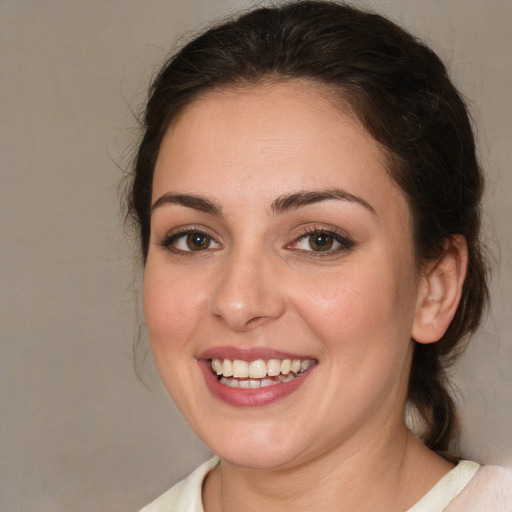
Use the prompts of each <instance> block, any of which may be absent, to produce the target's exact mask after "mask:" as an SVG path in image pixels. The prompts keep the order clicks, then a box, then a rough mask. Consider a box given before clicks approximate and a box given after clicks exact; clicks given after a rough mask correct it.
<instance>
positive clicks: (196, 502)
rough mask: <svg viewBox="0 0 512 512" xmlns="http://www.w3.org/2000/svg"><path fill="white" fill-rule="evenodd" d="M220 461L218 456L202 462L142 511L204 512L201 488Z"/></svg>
mask: <svg viewBox="0 0 512 512" xmlns="http://www.w3.org/2000/svg"><path fill="white" fill-rule="evenodd" d="M218 463H219V459H218V458H217V457H213V458H212V459H210V460H209V461H207V462H205V463H204V464H201V466H199V467H198V468H197V469H196V470H195V471H193V472H192V473H191V474H190V475H189V476H188V477H187V478H185V479H184V480H182V481H181V482H179V483H177V484H176V485H174V486H173V487H171V489H169V490H168V491H167V492H165V493H164V494H162V495H161V496H160V497H159V498H157V499H156V500H155V501H153V502H151V503H150V504H149V505H147V506H145V507H144V508H143V509H142V510H141V511H140V512H202V511H203V506H202V503H201V489H202V485H203V481H204V478H205V477H206V475H207V474H208V473H209V472H210V471H211V470H212V469H213V468H214V467H215V466H216V465H217V464H218Z"/></svg>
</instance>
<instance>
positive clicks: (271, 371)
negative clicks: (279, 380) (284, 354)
mask: <svg viewBox="0 0 512 512" xmlns="http://www.w3.org/2000/svg"><path fill="white" fill-rule="evenodd" d="M280 373H281V361H279V359H269V360H268V363H267V375H268V376H269V377H275V376H276V375H279V374H280Z"/></svg>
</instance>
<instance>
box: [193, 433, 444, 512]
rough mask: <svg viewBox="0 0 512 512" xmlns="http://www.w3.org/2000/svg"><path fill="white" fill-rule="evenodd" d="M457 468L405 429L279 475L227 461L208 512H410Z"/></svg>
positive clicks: (211, 491) (211, 486)
mask: <svg viewBox="0 0 512 512" xmlns="http://www.w3.org/2000/svg"><path fill="white" fill-rule="evenodd" d="M451 468H452V465H450V464H449V463H447V462H446V461H444V459H441V458H440V457H438V456H437V455H435V454H434V453H432V452H430V451H429V450H428V449H427V448H425V447H424V446H423V444H422V443H420V442H419V441H418V440H417V439H416V438H415V437H414V436H413V435H412V434H410V433H409V432H408V431H407V429H406V428H405V426H403V425H401V426H400V428H398V429H397V428H393V429H388V430H387V431H381V432H380V433H379V435H378V436H374V437H373V438H372V440H371V441H370V442H367V443H363V444H361V442H360V440H358V439H351V440H345V441H344V442H343V443H342V444H340V445H339V446H335V447H333V448H332V449H331V450H330V451H329V452H328V453H324V454H322V455H320V456H319V457H317V458H316V459H313V460H309V461H308V462H305V463H302V464H299V465H296V466H293V467H289V468H285V469H278V470H269V471H263V470H250V469H246V468H240V467H237V466H234V465H231V464H229V463H227V462H222V463H221V464H220V466H219V467H218V468H217V469H216V470H215V471H214V472H212V473H211V474H210V475H209V477H208V478H207V480H206V483H205V487H204V490H203V501H204V506H205V511H206V512H220V511H222V512H234V511H239V510H244V511H247V512H252V511H261V510H268V511H272V510H275V511H277V510H287V509H290V510H294V512H301V511H304V512H305V511H308V512H313V511H319V512H320V511H325V510H331V509H332V508H333V504H336V505H335V508H336V510H340V511H347V512H348V511H350V512H363V511H367V510H379V511H381V512H386V511H393V510H406V509H408V508H410V507H411V506H412V505H413V504H414V503H415V502H416V501H418V500H419V499H420V498H421V496H423V494H425V493H426V492H427V491H428V490H429V489H430V488H431V487H432V486H433V485H434V484H435V483H436V482H437V481H438V480H439V479H440V478H441V477H442V476H443V475H444V474H446V473H447V472H448V471H449V470H450V469H451Z"/></svg>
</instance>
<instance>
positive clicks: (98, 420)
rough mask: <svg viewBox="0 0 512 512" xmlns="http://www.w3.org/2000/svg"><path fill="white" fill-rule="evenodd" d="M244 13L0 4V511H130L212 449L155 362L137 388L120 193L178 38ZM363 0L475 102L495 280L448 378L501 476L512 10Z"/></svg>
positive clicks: (209, 1) (510, 434) (511, 401)
mask: <svg viewBox="0 0 512 512" xmlns="http://www.w3.org/2000/svg"><path fill="white" fill-rule="evenodd" d="M250 3H251V2H243V1H241V0H239V1H236V0H224V1H223V0H187V1H182V0H179V1H178V0H165V1H162V0H131V1H130V2H127V1H123V0H102V1H100V0H89V1H87V2H86V1H83V2H81V1H74V2H72V1H69V0H43V1H41V0H0V45H1V62H0V64H1V69H0V93H1V94H0V109H1V110H0V120H1V121H0V122H1V127H0V159H1V160H0V161H1V168H0V173H1V175H0V258H1V260H0V261H1V265H0V290H1V292H0V293H1V295H0V339H1V354H0V358H1V359H0V361H1V363H0V364H1V367H0V375H1V391H0V393H1V394H0V400H1V402H0V403H1V423H0V443H1V453H0V465H1V473H0V509H1V510H5V511H20V512H24V511H39V512H43V511H70V510H72V511H74V512H81V511H84V512H85V511H88V512H90V511H96V510H98V511H103V510H104V511H107V510H108V511H110V512H115V511H123V512H124V511H129V510H137V509H138V508H139V507H141V506H142V505H143V504H145V503H146V502H148V501H150V500H151V499H152V498H154V497H156V496H157V495H158V494H159V493H161V492H162V491H164V490H165V489H166V488H167V487H169V486H170V484H171V483H173V482H174V481H176V480H177V479H179V478H181V477H183V476H185V475H186V474H187V473H188V472H189V471H190V470H191V469H192V468H193V467H195V466H196V465H197V464H198V463H199V462H200V461H201V460H203V459H205V458H206V457H207V456H208V452H207V451H206V449H205V448H204V447H202V446H201V444H200V443H199V441H197V440H196V439H195V437H194V435H193V434H191V433H190V432H189V431H188V429H187V427H186V426H185V425H184V424H183V421H182V420H181V419H180V417H179V415H178V414H177V413H176V411H175V410H174V408H173V405H172V404H171V403H170V399H168V398H167V396H166V394H165V392H164V391H163V388H162V386H161V385H160V383H159V381H158V379H157V377H156V376H155V374H154V369H153V368H152V363H151V360H149V361H148V362H147V363H146V364H145V365H144V366H143V369H142V371H141V376H142V377H143V379H144V382H145V384H143V383H142V382H141V381H140V380H138V378H137V376H136V375H135V372H134V370H133V358H132V343H133V340H134V338H135V337H136V332H137V328H138V327H137V326H138V323H139V319H140V314H139V313H137V301H136V299H135V297H136V295H137V291H138V288H139V282H140V275H139V274H140V269H139V271H137V269H136V270H135V274H134V266H135V262H136V259H135V257H134V252H133V248H132V247H131V246H130V243H129V241H127V240H126V238H125V234H124V231H123V227H122V219H121V216H120V213H119V200H118V186H119V183H120V180H121V177H122V175H123V172H122V169H126V168H127V167H128V163H129V160H130V154H131V151H132V149H133V144H134V140H135V139H136V137H137V134H138V131H137V124H136V122H135V118H134V117H133V114H132V112H133V111H138V110H139V107H140V105H141V104H142V102H143V99H144V95H145V91H146V87H147V84H148V82H149V79H150V77H151V75H152V74H153V72H154V71H155V69H156V67H157V66H158V64H159V63H160V62H161V61H162V59H163V57H164V56H165V54H166V53H167V51H168V50H169V49H170V48H171V47H172V46H173V44H174V43H175V42H176V41H177V37H178V35H179V34H184V33H186V34H187V33H188V34H190V33H191V32H192V31H195V30H197V29H199V28H200V27H201V26H203V25H204V24H205V23H206V22H207V21H209V20H212V19H217V18H219V17H223V16H225V15H226V14H228V13H230V12H232V11H233V10H235V9H236V8H237V7H241V6H247V5H250ZM359 4H360V5H363V6H368V5H370V6H373V7H374V8H375V9H376V10H377V11H380V12H383V13H385V14H388V15H389V16H390V17H392V18H393V19H395V20H396V21H398V22H400V23H403V24H405V25H406V26H407V27H409V28H410V29H411V30H412V31H413V32H415V33H417V34H418V35H420V36H421V37H423V38H425V39H426V40H427V41H429V42H430V43H431V44H432V46H433V47H434V48H435V49H436V50H438V51H439V52H440V54H441V55H442V56H443V58H444V59H445V61H446V62H447V63H448V64H449V66H450V68H451V70H452V75H453V77H454V78H455V81H456V82H457V83H458V85H459V86H460V88H461V89H462V90H463V91H464V93H465V94H466V95H467V96H468V97H469V98H470V99H471V106H472V112H473V116H474V118H475V120H476V122H477V124H478V126H479V138H480V153H481V157H482V161H483V163H484V166H485V168H486V169H487V172H488V174H489V178H490V185H489V188H488V192H487V196H486V202H485V208H486V225H487V233H488V243H489V245H490V246H491V248H492V250H493V252H494V254H495V262H494V267H495V270H494V280H493V307H492V310H491V313H490V315H489V317H488V320H487V322H486V325H485V326H484V327H483V328H482V330H481V332H480V333H479V334H478V335H477V336H475V338H474V340H473V343H472V345H471V346H470V349H469V350H468V352H467V353H466V355H465V356H464V358H463V359H462V360H461V362H460V364H459V365H458V367H457V370H456V375H455V378H456V382H457V384H458V386H459V388H460V390H461V393H462V396H463V400H464V405H463V415H464V418H465V426H466V429H465V434H464V438H463V442H462V444H461V447H460V448H461V452H462V453H463V454H464V455H465V456H467V457H472V458H476V459H477V460H479V461H482V462H492V463H497V464H503V465H507V466H512V448H511V446H512V429H511V428H510V425H511V424H512V392H511V384H512V334H511V332H512V313H511V312H512V308H511V307H510V304H511V303H512V230H511V228H510V224H511V222H510V219H511V217H512V201H511V200H510V194H511V192H512V173H511V172H510V162H511V161H512V154H511V153H512V144H511V142H510V138H511V134H512V112H511V99H510V97H511V84H512V65H511V62H512V60H511V51H512V45H511V42H512V41H511V37H510V24H511V22H512V2H510V1H509V0H486V1H484V0H429V1H425V0H382V1H378V0H376V1H374V2H360V3H359ZM496 240H498V241H499V243H497V242H496ZM134 275H135V279H133V276H134ZM134 292H135V293H134Z"/></svg>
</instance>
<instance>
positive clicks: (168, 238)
mask: <svg viewBox="0 0 512 512" xmlns="http://www.w3.org/2000/svg"><path fill="white" fill-rule="evenodd" d="M192 234H199V235H203V236H206V237H208V238H209V239H211V240H212V242H214V243H215V244H217V245H218V246H219V247H215V248H207V249H203V250H198V251H193V250H183V249H178V248H177V247H173V245H172V244H173V243H174V242H175V241H176V240H178V239H179V238H181V237H185V236H187V235H192ZM157 244H158V245H159V246H161V247H163V248H164V249H167V250H168V251H170V252H172V253H174V254H179V255H184V256H191V255H194V254H195V255H199V254H201V253H205V252H209V251H212V250H213V251H217V250H219V249H221V248H222V244H221V243H220V242H219V241H218V240H217V236H216V235H213V234H212V233H211V232H210V230H208V229H206V228H205V227H203V226H194V225H192V226H180V227H178V228H175V229H173V230H171V231H170V232H168V233H166V234H165V235H164V236H163V237H162V238H161V239H160V240H159V241H158V242H157Z"/></svg>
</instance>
